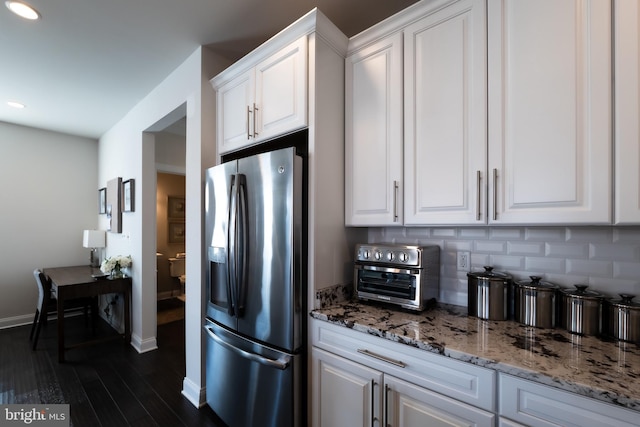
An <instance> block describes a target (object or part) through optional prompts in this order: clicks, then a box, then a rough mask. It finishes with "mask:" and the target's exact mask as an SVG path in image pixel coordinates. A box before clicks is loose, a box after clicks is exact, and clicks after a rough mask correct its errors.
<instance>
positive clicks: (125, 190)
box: [122, 179, 135, 212]
mask: <svg viewBox="0 0 640 427" xmlns="http://www.w3.org/2000/svg"><path fill="white" fill-rule="evenodd" d="M134 185H135V181H134V180H133V179H129V180H127V181H123V182H122V212H133V211H134V209H135V205H134V197H135V195H134V191H135V187H134Z"/></svg>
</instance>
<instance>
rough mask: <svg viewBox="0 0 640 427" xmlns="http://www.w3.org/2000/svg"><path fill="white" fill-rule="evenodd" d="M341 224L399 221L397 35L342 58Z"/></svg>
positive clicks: (399, 42) (399, 65)
mask: <svg viewBox="0 0 640 427" xmlns="http://www.w3.org/2000/svg"><path fill="white" fill-rule="evenodd" d="M345 75H346V94H345V97H346V98H345V109H346V121H345V130H346V134H345V168H346V170H345V222H346V225H362V226H367V225H402V34H401V33H396V34H392V35H391V36H388V37H386V38H384V39H383V40H380V41H378V42H376V43H374V44H372V45H370V46H368V47H366V48H364V49H362V50H359V51H357V52H355V53H354V54H352V55H350V56H349V57H348V58H347V59H346V65H345Z"/></svg>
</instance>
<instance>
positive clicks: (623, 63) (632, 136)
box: [614, 0, 640, 224]
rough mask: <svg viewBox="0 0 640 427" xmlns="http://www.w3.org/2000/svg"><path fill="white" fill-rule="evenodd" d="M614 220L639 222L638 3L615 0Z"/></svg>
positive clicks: (639, 68) (639, 103)
mask: <svg viewBox="0 0 640 427" xmlns="http://www.w3.org/2000/svg"><path fill="white" fill-rule="evenodd" d="M614 10H615V16H614V43H615V44H614V48H615V66H614V69H615V97H614V99H615V103H616V104H615V112H616V114H615V138H616V140H615V153H616V159H615V171H616V173H615V188H616V192H615V195H616V197H615V213H616V216H615V223H616V224H638V223H640V63H639V61H640V31H639V30H638V28H640V3H639V2H638V0H616V2H615V6H614Z"/></svg>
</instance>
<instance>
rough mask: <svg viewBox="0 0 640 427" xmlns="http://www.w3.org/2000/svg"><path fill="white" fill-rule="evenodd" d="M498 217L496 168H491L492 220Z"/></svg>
mask: <svg viewBox="0 0 640 427" xmlns="http://www.w3.org/2000/svg"><path fill="white" fill-rule="evenodd" d="M497 219H498V169H495V168H494V169H493V220H494V221H496V220H497Z"/></svg>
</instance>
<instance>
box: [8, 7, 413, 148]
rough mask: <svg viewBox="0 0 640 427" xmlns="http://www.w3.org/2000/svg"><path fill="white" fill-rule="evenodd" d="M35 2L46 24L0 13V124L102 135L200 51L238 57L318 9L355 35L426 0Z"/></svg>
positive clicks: (347, 33)
mask: <svg viewBox="0 0 640 427" xmlns="http://www.w3.org/2000/svg"><path fill="white" fill-rule="evenodd" d="M27 2H28V3H29V4H31V5H32V6H34V7H35V8H36V9H37V10H38V11H39V12H40V14H41V15H42V19H41V20H40V21H37V22H31V21H27V20H24V19H22V18H19V17H17V16H15V15H13V14H12V13H11V12H9V10H8V9H7V8H6V7H4V6H2V7H1V10H0V58H2V61H1V64H2V66H1V68H0V77H1V78H0V121H4V122H9V123H14V124H20V125H25V126H31V127H36V128H42V129H47V130H53V131H58V132H64V133H69V134H73V135H79V136H86V137H90V138H98V137H100V136H101V135H102V134H103V133H104V132H105V131H107V130H108V129H109V128H110V127H112V126H113V125H114V124H115V123H116V122H118V120H120V119H121V118H122V117H123V116H124V115H125V114H126V113H127V112H128V111H129V110H131V109H132V108H133V107H134V106H135V105H136V104H137V103H138V102H139V101H140V100H142V99H143V98H144V97H145V96H146V95H147V94H148V93H149V92H150V91H151V90H152V89H153V88H154V87H155V86H157V85H158V84H159V83H160V82H161V81H162V80H163V79H164V78H165V77H166V76H168V75H169V74H170V73H171V72H172V71H173V70H174V69H175V68H177V67H178V65H180V64H181V63H182V62H183V61H184V60H185V59H186V58H187V57H188V56H189V55H190V54H191V53H193V52H194V51H195V49H196V48H197V47H198V46H200V45H205V46H208V47H210V48H212V49H213V50H215V51H217V52H219V53H221V54H223V55H224V56H226V57H229V58H231V59H234V60H235V59H238V58H240V57H241V56H243V55H244V54H246V53H247V52H249V51H251V50H252V49H253V48H255V47H256V46H258V45H259V44H260V43H262V42H263V41H265V40H266V39H268V38H269V37H271V36H272V35H274V34H275V33H277V32H278V31H280V30H281V29H283V28H284V27H286V26H287V25H289V24H290V23H292V22H293V21H295V20H296V19H298V18H299V17H301V16H302V15H304V14H305V13H307V12H308V11H310V10H311V9H313V8H314V7H318V8H319V9H320V10H321V11H322V12H323V13H324V14H325V15H327V17H328V18H329V19H331V20H332V21H333V22H334V23H335V24H336V25H337V26H338V27H339V28H340V29H341V30H342V31H343V32H344V33H345V34H346V35H347V36H349V37H350V36H353V35H355V34H357V33H359V32H360V31H362V30H364V29H366V28H368V27H369V26H371V25H373V24H375V23H377V22H379V21H381V20H383V19H384V18H386V17H388V16H390V15H392V14H394V13H395V12H397V11H399V10H402V9H404V8H406V7H407V6H409V5H411V4H413V3H415V2H416V0H316V1H312V0H102V1H100V0H93V1H87V0H56V1H52V0H27ZM7 101H18V102H21V103H23V104H25V105H26V108H24V109H21V110H18V109H14V108H12V107H9V106H7V104H6V102H7Z"/></svg>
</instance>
